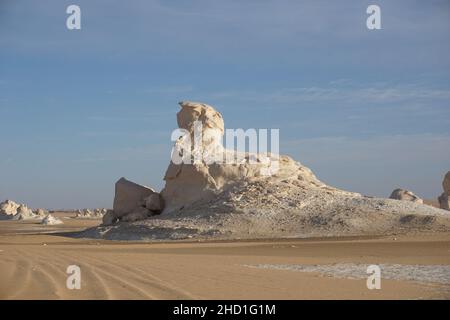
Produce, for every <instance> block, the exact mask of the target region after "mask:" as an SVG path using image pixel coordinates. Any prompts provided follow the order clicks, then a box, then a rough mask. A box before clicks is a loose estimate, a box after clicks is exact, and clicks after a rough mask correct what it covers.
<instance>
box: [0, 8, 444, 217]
mask: <svg viewBox="0 0 450 320" xmlns="http://www.w3.org/2000/svg"><path fill="white" fill-rule="evenodd" d="M72 4H75V5H78V6H79V7H80V8H81V29H80V30H69V29H67V27H66V19H67V18H68V16H69V15H68V14H67V13H66V8H67V7H68V6H69V5H72ZM371 4H376V5H378V6H379V7H380V9H381V29H380V30H369V29H368V28H367V27H366V19H367V18H368V16H369V15H368V14H367V13H366V9H367V7H368V6H369V5H371ZM181 100H193V101H201V102H204V103H208V104H210V105H212V106H214V107H215V108H216V109H217V110H219V111H220V112H221V113H222V115H223V117H224V120H225V127H226V128H231V129H235V128H244V129H248V128H257V129H258V128H261V129H262V128H267V129H271V128H278V129H280V152H281V153H282V154H288V155H290V156H292V157H293V158H295V159H296V160H297V161H299V162H301V163H302V164H304V165H306V166H308V167H310V168H311V169H312V170H313V171H314V172H315V174H316V175H317V176H318V178H319V179H321V180H322V181H324V182H326V183H328V184H330V185H333V186H336V187H339V188H342V189H346V190H351V191H356V192H360V193H363V194H366V195H371V196H381V197H388V196H389V194H390V193H391V191H392V190H393V189H395V188H398V187H401V188H405V189H409V190H411V191H413V192H414V193H416V194H417V195H419V196H420V197H423V198H436V197H437V196H438V195H439V194H440V193H441V192H442V185H441V182H442V179H443V176H444V174H445V173H446V172H447V171H449V170H450V2H449V1H447V0H442V1H419V0H417V1H414V0H409V1H361V0H347V1H332V0H327V1H320V0H319V1H317V0H315V1H313V0H311V1H301V0H246V1H243V0H240V1H236V0H227V1H225V0H221V1H217V0H189V1H187V0H186V1H180V0H174V1H156V0H154V1H153V0H146V1H144V0H133V1H124V0H122V1H117V0H71V1H65V0H52V1H49V0H40V1H32V0H0V121H1V124H0V150H1V151H0V201H2V200H4V199H12V200H15V201H17V202H22V203H26V204H28V205H29V206H31V207H45V208H53V209H55V208H94V207H111V206H112V201H113V197H114V183H115V181H116V180H118V179H119V178H120V177H122V176H124V177H126V178H128V179H130V180H133V181H135V182H138V183H142V184H145V185H148V186H152V187H154V188H156V189H158V190H160V189H161V188H162V187H163V186H164V181H163V179H162V178H163V176H164V173H165V170H166V168H167V165H168V163H169V159H170V150H171V146H172V142H171V140H170V134H171V132H172V130H173V129H175V128H176V127H177V125H176V112H177V111H178V110H179V106H178V105H177V102H178V101H181Z"/></svg>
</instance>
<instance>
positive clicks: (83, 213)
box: [75, 208, 108, 219]
mask: <svg viewBox="0 0 450 320" xmlns="http://www.w3.org/2000/svg"><path fill="white" fill-rule="evenodd" d="M107 211H108V210H107V209H105V208H97V209H93V210H91V209H83V210H77V212H76V214H75V218H83V219H98V218H102V217H103V216H104V215H105V214H106V212H107Z"/></svg>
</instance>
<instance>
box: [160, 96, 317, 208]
mask: <svg viewBox="0 0 450 320" xmlns="http://www.w3.org/2000/svg"><path fill="white" fill-rule="evenodd" d="M180 106H181V111H180V112H178V114H177V120H178V126H179V128H181V129H184V130H187V131H188V132H189V135H187V136H184V137H181V138H180V139H178V140H177V141H176V143H175V147H174V150H175V152H177V153H178V154H179V157H180V158H183V159H185V160H186V159H190V160H191V163H186V161H183V162H182V163H180V164H176V163H174V162H173V161H171V162H170V164H169V167H168V168H167V171H166V174H165V176H164V180H165V181H166V184H165V187H164V189H163V190H162V191H161V195H162V197H163V199H164V201H165V206H166V207H165V211H164V212H171V211H176V210H179V209H181V208H185V207H186V206H188V205H190V204H192V203H194V202H196V201H206V200H210V199H213V198H214V197H215V196H217V194H219V193H221V192H223V191H224V190H226V189H227V188H229V187H230V186H231V185H233V184H235V183H242V182H243V181H250V180H252V179H255V178H263V177H265V176H270V177H271V179H275V180H276V179H278V180H283V179H290V180H295V179H296V180H298V181H300V183H302V184H304V185H305V186H311V187H323V186H325V185H324V184H323V183H322V182H321V181H319V180H318V179H317V178H316V177H315V176H314V174H313V173H312V172H311V170H309V169H308V168H306V167H304V166H302V165H301V164H300V163H298V162H296V161H294V160H293V159H291V158H290V157H288V156H281V157H280V156H278V155H276V154H271V153H267V154H255V153H249V152H240V151H236V150H227V149H225V148H224V147H223V145H222V136H223V134H224V123H223V118H222V115H221V114H220V113H219V112H217V111H215V110H214V109H213V108H212V107H211V106H209V105H207V104H204V103H195V102H180ZM195 121H200V122H201V124H202V126H201V128H202V135H201V137H202V143H201V145H200V146H198V147H197V148H195V147H191V148H190V149H191V150H192V151H191V152H190V153H189V144H188V145H187V147H186V144H185V140H186V137H188V138H189V139H188V140H190V141H191V144H192V141H194V129H195V127H194V124H195ZM196 158H197V159H199V160H197V161H196V160H195V159H196ZM226 159H232V160H233V161H230V162H228V161H224V160H226ZM272 172H276V173H275V174H272Z"/></svg>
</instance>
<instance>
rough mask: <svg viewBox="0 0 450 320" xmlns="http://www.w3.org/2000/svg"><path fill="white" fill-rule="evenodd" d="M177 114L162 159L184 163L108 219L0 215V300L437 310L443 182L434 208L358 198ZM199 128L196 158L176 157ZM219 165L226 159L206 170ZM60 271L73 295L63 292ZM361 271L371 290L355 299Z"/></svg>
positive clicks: (217, 126) (446, 294) (11, 210)
mask: <svg viewBox="0 0 450 320" xmlns="http://www.w3.org/2000/svg"><path fill="white" fill-rule="evenodd" d="M180 106H181V110H180V111H179V112H178V114H177V122H178V127H179V128H180V129H183V130H185V132H187V133H188V134H187V135H185V136H184V137H181V138H180V139H179V140H177V141H176V143H175V146H174V150H175V152H178V153H179V155H180V157H190V158H191V157H193V158H196V159H197V161H194V162H193V163H184V162H183V163H174V162H173V161H170V159H168V167H167V170H166V172H165V175H164V180H165V186H164V188H163V189H162V190H161V191H159V192H158V191H156V190H155V189H153V188H152V187H151V183H149V186H143V185H139V184H136V183H134V182H132V181H129V180H127V179H126V178H120V179H119V180H118V181H117V183H116V186H115V199H114V203H113V208H112V210H107V209H93V210H91V209H82V210H79V211H74V212H51V213H50V214H49V213H47V212H46V211H45V210H42V209H39V210H36V211H35V212H33V211H32V210H31V209H28V207H26V206H25V205H19V204H16V203H14V202H12V201H8V202H5V203H3V204H1V207H0V210H1V211H0V217H1V219H2V221H0V257H1V259H0V271H1V272H0V298H2V299H361V298H362V299H429V298H433V299H449V298H450V251H449V248H450V233H449V231H450V211H448V196H449V195H450V190H449V186H450V182H449V181H450V172H449V173H447V175H446V176H445V178H444V182H443V189H444V190H443V193H442V195H441V196H440V197H439V201H440V203H441V208H442V209H440V208H436V207H432V206H429V205H426V204H423V201H422V199H421V198H420V197H419V196H417V195H415V194H414V193H413V192H411V191H408V190H406V189H396V190H394V192H392V194H391V199H386V198H374V197H369V196H365V195H362V194H359V193H354V192H349V191H345V190H341V189H339V188H335V187H333V186H329V185H327V184H326V183H325V182H322V181H321V180H319V179H318V178H317V177H316V175H315V174H314V173H313V172H312V171H311V170H310V169H309V168H307V167H305V166H304V165H302V164H301V163H300V162H298V161H296V160H294V159H292V158H291V157H289V156H286V155H278V154H273V153H269V154H267V155H261V154H256V153H251V152H240V151H234V150H228V149H226V148H225V147H224V146H223V145H222V137H223V135H224V129H225V123H224V119H223V117H222V115H221V114H220V113H219V112H218V111H217V110H215V108H214V107H212V106H210V105H207V104H204V103H196V102H188V101H186V102H181V103H180ZM199 122H200V123H201V124H202V135H201V139H202V141H201V144H200V145H201V147H200V148H197V149H196V148H195V147H194V148H193V149H190V151H189V152H188V153H189V154H185V153H186V149H185V148H184V145H185V143H186V139H187V137H191V138H192V137H193V135H194V129H195V128H194V123H199ZM250 125H251V123H249V126H250ZM221 157H225V158H226V157H230V158H233V159H240V160H239V161H237V162H234V163H223V162H217V161H216V162H215V161H210V160H211V159H218V158H221ZM198 159H200V160H198ZM250 159H252V160H253V161H249V160H250ZM300 160H301V159H300ZM118 176H120V173H119V174H118ZM391 190H392V189H391ZM445 209H447V210H445ZM69 265H77V266H79V267H80V269H81V274H82V278H81V289H79V290H71V289H69V288H67V286H66V279H67V273H66V270H67V267H68V266H69ZM370 265H377V266H379V267H380V269H381V272H382V290H376V289H375V290H369V289H368V287H367V283H366V281H367V276H368V275H367V272H366V271H367V268H368V266H370Z"/></svg>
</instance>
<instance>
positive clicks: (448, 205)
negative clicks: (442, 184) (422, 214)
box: [438, 192, 450, 210]
mask: <svg viewBox="0 0 450 320" xmlns="http://www.w3.org/2000/svg"><path fill="white" fill-rule="evenodd" d="M438 201H439V207H440V208H441V209H444V210H450V196H449V195H448V194H446V193H445V192H443V193H442V194H441V195H440V196H439V197H438Z"/></svg>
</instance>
